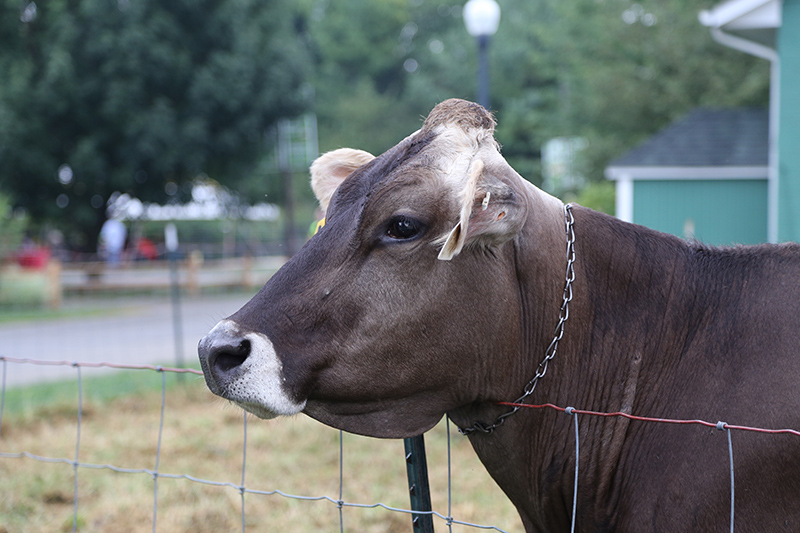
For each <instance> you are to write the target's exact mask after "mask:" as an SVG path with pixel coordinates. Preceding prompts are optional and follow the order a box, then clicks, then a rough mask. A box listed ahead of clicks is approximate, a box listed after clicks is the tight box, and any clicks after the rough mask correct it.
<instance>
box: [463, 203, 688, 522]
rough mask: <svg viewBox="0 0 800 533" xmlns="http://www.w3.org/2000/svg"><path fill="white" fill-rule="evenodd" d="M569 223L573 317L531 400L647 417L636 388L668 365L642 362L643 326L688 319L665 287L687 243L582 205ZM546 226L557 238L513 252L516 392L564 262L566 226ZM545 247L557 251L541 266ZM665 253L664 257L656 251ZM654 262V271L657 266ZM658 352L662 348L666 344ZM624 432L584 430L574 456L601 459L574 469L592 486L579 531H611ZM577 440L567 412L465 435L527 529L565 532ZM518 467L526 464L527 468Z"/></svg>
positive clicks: (518, 418) (647, 347) (550, 315)
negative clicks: (517, 292)
mask: <svg viewBox="0 0 800 533" xmlns="http://www.w3.org/2000/svg"><path fill="white" fill-rule="evenodd" d="M575 216H576V223H575V231H576V234H577V235H576V245H575V246H576V255H577V262H576V267H575V268H576V281H575V283H574V293H575V294H574V300H573V302H572V304H571V308H570V316H571V317H570V321H569V323H568V324H567V325H566V329H565V332H564V338H563V340H562V342H561V346H560V347H559V350H558V354H557V356H556V358H555V359H554V360H553V362H552V363H551V367H550V369H549V371H548V373H547V375H546V376H545V377H544V378H543V379H542V380H540V383H539V385H538V387H537V389H536V391H535V392H534V394H533V395H532V396H531V397H529V398H528V399H527V402H528V403H532V404H542V403H553V404H556V405H561V406H562V407H566V406H573V407H577V408H582V409H590V410H597V411H606V412H612V411H624V412H631V411H633V410H635V411H637V412H640V410H641V409H651V408H653V405H654V402H655V401H656V400H654V399H653V398H652V397H650V396H649V395H648V394H647V393H646V392H643V391H642V387H641V385H640V384H641V383H642V382H644V381H645V379H646V378H648V379H647V382H650V383H652V382H653V381H652V380H651V379H649V378H653V376H655V375H658V376H660V378H663V375H664V374H666V373H668V372H669V366H670V365H671V364H673V363H672V362H671V361H669V360H663V358H662V359H661V360H658V359H657V358H654V357H648V351H650V352H654V351H655V350H656V348H655V347H654V344H657V343H653V342H652V335H650V334H649V333H652V332H649V327H648V324H654V323H668V324H669V323H671V324H674V325H675V327H676V328H678V329H679V328H680V327H682V326H683V325H684V324H685V323H686V316H685V314H686V313H692V312H696V310H692V309H690V308H688V307H687V304H686V302H678V303H677V304H676V303H675V302H673V301H672V300H673V299H675V298H680V297H679V296H676V295H675V294H673V292H672V290H671V287H672V285H673V282H674V281H675V279H676V278H681V277H682V276H684V275H685V272H686V265H685V263H683V262H682V259H681V258H682V257H684V255H683V254H682V253H681V250H685V249H686V246H685V244H683V243H682V242H681V241H679V240H677V239H671V238H666V237H664V236H662V235H660V234H655V233H646V234H644V235H643V234H642V233H641V232H639V231H633V230H632V227H631V226H629V225H625V224H623V223H621V222H619V221H617V220H616V219H613V218H610V217H606V216H604V215H599V214H597V213H594V212H591V211H589V210H585V209H582V208H576V212H575ZM552 227H553V228H554V231H552V232H550V233H549V234H548V235H544V234H541V232H540V234H539V235H538V237H537V238H538V240H531V239H530V236H528V238H527V239H526V240H525V243H526V244H527V245H528V249H525V248H523V249H520V250H518V251H517V253H518V254H519V258H518V260H519V264H520V268H519V270H520V287H521V301H522V306H523V309H522V313H521V316H522V317H523V318H522V319H523V320H525V321H526V324H525V327H524V328H523V330H524V331H525V332H526V338H525V339H523V340H522V341H521V343H520V345H521V353H520V354H519V360H518V361H517V362H512V363H511V365H512V366H511V367H510V368H513V369H514V370H513V371H512V372H510V373H508V374H509V375H508V376H507V377H506V380H509V378H510V379H511V382H513V383H514V384H515V385H514V386H516V387H520V385H519V383H520V382H521V383H522V384H523V385H524V383H525V382H527V380H528V379H530V377H531V376H533V375H534V374H535V372H536V366H537V365H538V364H539V362H540V361H541V358H542V357H543V355H544V352H545V349H546V347H547V345H548V344H549V342H550V341H551V340H552V335H553V327H554V326H555V324H556V322H557V320H558V310H559V301H560V297H561V291H562V290H563V285H564V273H565V266H566V257H565V256H564V257H562V255H564V254H563V250H564V249H565V242H564V240H565V237H564V228H563V219H562V220H557V221H556V222H555V225H552ZM548 239H549V240H550V241H551V242H549V244H546V245H545V244H544V243H543V241H546V240H548ZM530 243H533V246H532V247H531V246H530ZM543 249H550V250H557V251H558V253H557V254H552V255H550V256H549V257H545V258H543V257H542V253H541V250H543ZM665 249H670V250H669V252H670V253H664V252H666V250H665ZM675 252H677V253H675ZM654 256H655V257H656V258H658V261H657V262H658V264H654V261H653V259H654ZM667 258H671V259H667ZM648 332H649V333H648ZM687 333H688V332H687ZM681 338H682V337H681V335H677V336H676V337H675V338H674V340H673V342H676V343H680V342H682V341H681ZM623 339H624V342H623ZM648 339H650V341H649V342H648ZM622 346H624V347H625V348H622ZM657 349H658V350H659V351H662V352H663V351H665V347H664V346H663V345H661V346H659V347H658V348H657ZM666 351H670V350H669V349H668V348H666ZM654 360H655V361H654ZM643 361H645V363H643ZM523 376H524V377H523ZM660 378H659V379H660ZM505 388H506V390H508V386H506V387H505ZM512 396H513V393H512ZM516 397H517V396H513V398H516ZM509 398H510V399H511V396H509ZM484 410H486V411H493V412H495V413H496V412H502V408H500V407H496V406H495V407H492V408H490V407H488V406H484ZM628 425H629V422H628V421H626V420H625V419H614V420H613V421H611V422H606V423H602V424H598V423H593V422H592V421H590V420H586V421H585V422H583V425H582V429H581V456H582V457H587V458H588V457H592V458H602V459H601V460H595V461H592V467H591V468H592V469H587V467H586V466H585V465H584V466H583V467H582V468H583V469H582V471H581V479H582V480H583V482H584V486H592V487H593V491H591V492H589V491H587V492H586V493H582V497H581V498H580V504H579V506H580V508H581V509H582V513H581V514H582V516H583V517H584V519H585V520H586V524H585V525H586V526H587V527H590V528H594V527H599V526H601V525H604V524H605V525H608V524H611V523H613V520H614V509H615V507H616V501H615V496H614V493H613V490H612V488H613V486H614V476H615V475H618V472H617V466H618V461H619V460H620V458H621V457H622V454H623V453H624V445H625V435H626V431H627V429H628ZM573 432H574V426H573V420H572V418H571V417H570V416H568V415H565V414H563V413H560V412H557V411H551V410H541V409H523V410H522V411H520V412H518V413H516V414H515V415H513V416H511V417H509V418H508V419H506V422H505V423H504V425H503V426H502V427H501V428H498V430H497V431H495V432H494V433H493V434H491V435H475V436H472V437H471V438H470V440H471V442H472V444H473V447H474V448H475V450H476V452H477V453H478V455H479V456H480V457H481V460H482V461H483V462H484V464H485V465H486V467H487V469H488V470H489V472H490V473H491V474H492V476H493V477H494V478H495V479H496V480H498V482H499V483H500V484H501V487H502V488H503V490H504V491H505V492H506V493H507V494H508V495H509V497H511V499H512V501H514V503H515V505H516V506H517V507H518V509H519V510H520V512H521V515H522V518H523V521H524V522H525V523H526V527H527V528H528V529H529V530H532V531H536V530H538V529H539V528H542V529H548V530H559V529H562V527H559V526H563V528H567V527H568V526H569V519H570V515H571V505H572V486H573V475H574V436H573ZM519 465H530V467H529V468H528V469H527V470H526V469H524V468H522V469H521V468H520V466H519ZM545 525H546V528H545Z"/></svg>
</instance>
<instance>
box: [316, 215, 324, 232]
mask: <svg viewBox="0 0 800 533" xmlns="http://www.w3.org/2000/svg"><path fill="white" fill-rule="evenodd" d="M324 225H325V217H322V219H321V220H320V221H319V222H317V229H315V230H314V235H316V234H317V233H319V230H321V229H322V227H323V226H324Z"/></svg>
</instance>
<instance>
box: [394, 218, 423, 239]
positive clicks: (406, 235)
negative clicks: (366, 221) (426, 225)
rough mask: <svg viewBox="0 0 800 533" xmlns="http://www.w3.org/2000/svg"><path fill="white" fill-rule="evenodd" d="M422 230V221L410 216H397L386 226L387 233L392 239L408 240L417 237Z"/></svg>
mask: <svg viewBox="0 0 800 533" xmlns="http://www.w3.org/2000/svg"><path fill="white" fill-rule="evenodd" d="M420 231H422V223H420V222H419V221H418V220H414V219H413V218H408V217H403V216H400V217H395V218H393V219H392V220H391V221H390V222H389V226H388V227H387V228H386V235H387V236H388V237H390V238H392V239H398V240H407V239H412V238H414V237H416V236H417V235H418V234H419V233H420Z"/></svg>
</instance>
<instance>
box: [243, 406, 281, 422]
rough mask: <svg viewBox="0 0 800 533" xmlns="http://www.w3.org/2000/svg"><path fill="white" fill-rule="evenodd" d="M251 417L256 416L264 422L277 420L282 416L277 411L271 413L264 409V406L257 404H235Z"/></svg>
mask: <svg viewBox="0 0 800 533" xmlns="http://www.w3.org/2000/svg"><path fill="white" fill-rule="evenodd" d="M233 403H235V404H236V405H238V406H239V407H241V408H242V409H244V410H245V411H247V412H248V413H250V414H251V415H255V416H257V417H258V418H263V419H264V420H269V419H271V418H277V417H279V416H281V414H280V413H276V412H275V411H271V410H269V409H267V408H266V407H264V406H263V405H258V404H255V403H247V402H233Z"/></svg>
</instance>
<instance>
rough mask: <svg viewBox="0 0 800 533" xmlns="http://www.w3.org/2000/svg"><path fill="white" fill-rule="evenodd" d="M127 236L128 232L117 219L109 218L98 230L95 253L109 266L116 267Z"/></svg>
mask: <svg viewBox="0 0 800 533" xmlns="http://www.w3.org/2000/svg"><path fill="white" fill-rule="evenodd" d="M127 236H128V230H127V229H126V228H125V224H123V223H122V221H121V220H119V219H118V218H115V217H114V216H111V217H110V218H109V219H108V220H106V221H105V222H104V223H103V227H102V228H101V229H100V239H99V243H98V247H97V253H98V255H99V256H100V257H102V258H103V259H105V261H106V263H107V264H108V265H109V266H111V267H116V266H117V265H119V262H120V259H122V251H123V250H124V249H125V239H126V238H127Z"/></svg>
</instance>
